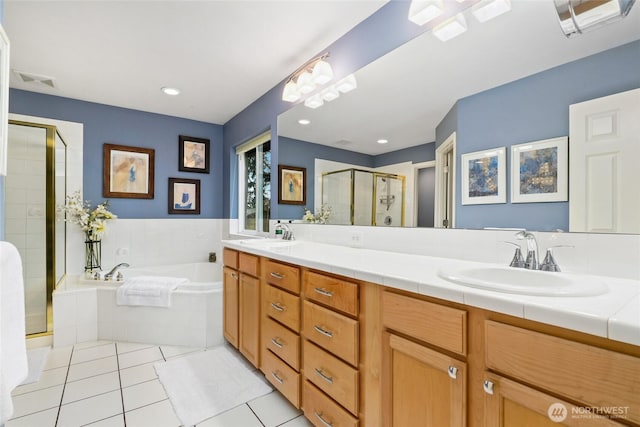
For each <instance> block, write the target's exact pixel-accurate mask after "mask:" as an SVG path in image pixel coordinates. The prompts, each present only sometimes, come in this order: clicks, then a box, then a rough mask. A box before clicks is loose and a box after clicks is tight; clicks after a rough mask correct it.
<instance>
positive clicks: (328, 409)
mask: <svg viewBox="0 0 640 427" xmlns="http://www.w3.org/2000/svg"><path fill="white" fill-rule="evenodd" d="M303 393H304V396H303V398H302V404H303V406H304V416H305V417H307V419H308V420H309V421H311V423H312V424H313V425H314V426H316V427H327V426H332V427H357V426H358V420H357V419H356V418H355V417H354V416H353V415H351V414H350V413H349V412H347V411H345V410H344V409H342V408H341V407H340V406H339V405H338V404H337V403H335V402H334V401H333V400H331V399H330V398H329V397H327V396H326V395H325V394H324V393H322V392H321V391H320V390H318V389H317V388H316V387H315V386H314V385H313V384H311V383H310V382H308V381H305V383H304V392H303Z"/></svg>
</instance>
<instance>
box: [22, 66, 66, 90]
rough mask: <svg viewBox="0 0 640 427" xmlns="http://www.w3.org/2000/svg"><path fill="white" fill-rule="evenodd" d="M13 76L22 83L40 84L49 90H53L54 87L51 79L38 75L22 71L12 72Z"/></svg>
mask: <svg viewBox="0 0 640 427" xmlns="http://www.w3.org/2000/svg"><path fill="white" fill-rule="evenodd" d="M13 72H14V74H15V75H16V76H18V78H20V80H22V81H23V82H24V83H30V84H41V85H45V86H48V87H51V88H55V87H56V85H55V83H54V81H53V77H49V76H43V75H40V74H33V73H26V72H24V71H18V70H13Z"/></svg>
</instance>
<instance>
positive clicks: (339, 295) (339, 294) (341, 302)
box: [303, 271, 358, 316]
mask: <svg viewBox="0 0 640 427" xmlns="http://www.w3.org/2000/svg"><path fill="white" fill-rule="evenodd" d="M303 282H304V295H305V297H306V298H307V299H310V300H313V301H318V302H319V303H322V304H324V305H327V306H329V307H331V308H335V309H336V310H338V311H342V312H344V313H347V314H350V315H352V316H357V315H358V285H356V284H355V283H350V282H346V281H344V280H341V279H337V278H335V277H330V276H325V275H323V274H318V273H313V272H311V271H305V273H304V280H303Z"/></svg>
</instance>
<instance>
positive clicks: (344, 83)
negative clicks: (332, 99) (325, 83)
mask: <svg viewBox="0 0 640 427" xmlns="http://www.w3.org/2000/svg"><path fill="white" fill-rule="evenodd" d="M335 86H336V89H338V91H339V92H340V93H347V92H351V91H352V90H354V89H355V88H357V87H358V82H357V81H356V76H354V75H353V74H349V75H348V76H347V77H345V78H344V79H342V80H340V81H339V82H338V83H336V85H335Z"/></svg>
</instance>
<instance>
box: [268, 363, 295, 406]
mask: <svg viewBox="0 0 640 427" xmlns="http://www.w3.org/2000/svg"><path fill="white" fill-rule="evenodd" d="M262 370H263V372H264V374H265V377H266V378H267V380H268V381H269V382H270V383H271V384H273V386H274V387H275V388H276V389H278V391H279V392H280V393H282V394H283V395H284V397H286V398H287V400H289V402H291V403H292V404H293V406H295V407H296V408H300V374H299V373H297V372H296V371H294V370H293V369H291V367H289V365H287V364H286V363H284V362H283V361H282V360H280V359H278V358H277V357H276V356H275V355H274V354H273V353H271V352H270V351H265V354H264V360H263V361H262Z"/></svg>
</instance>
